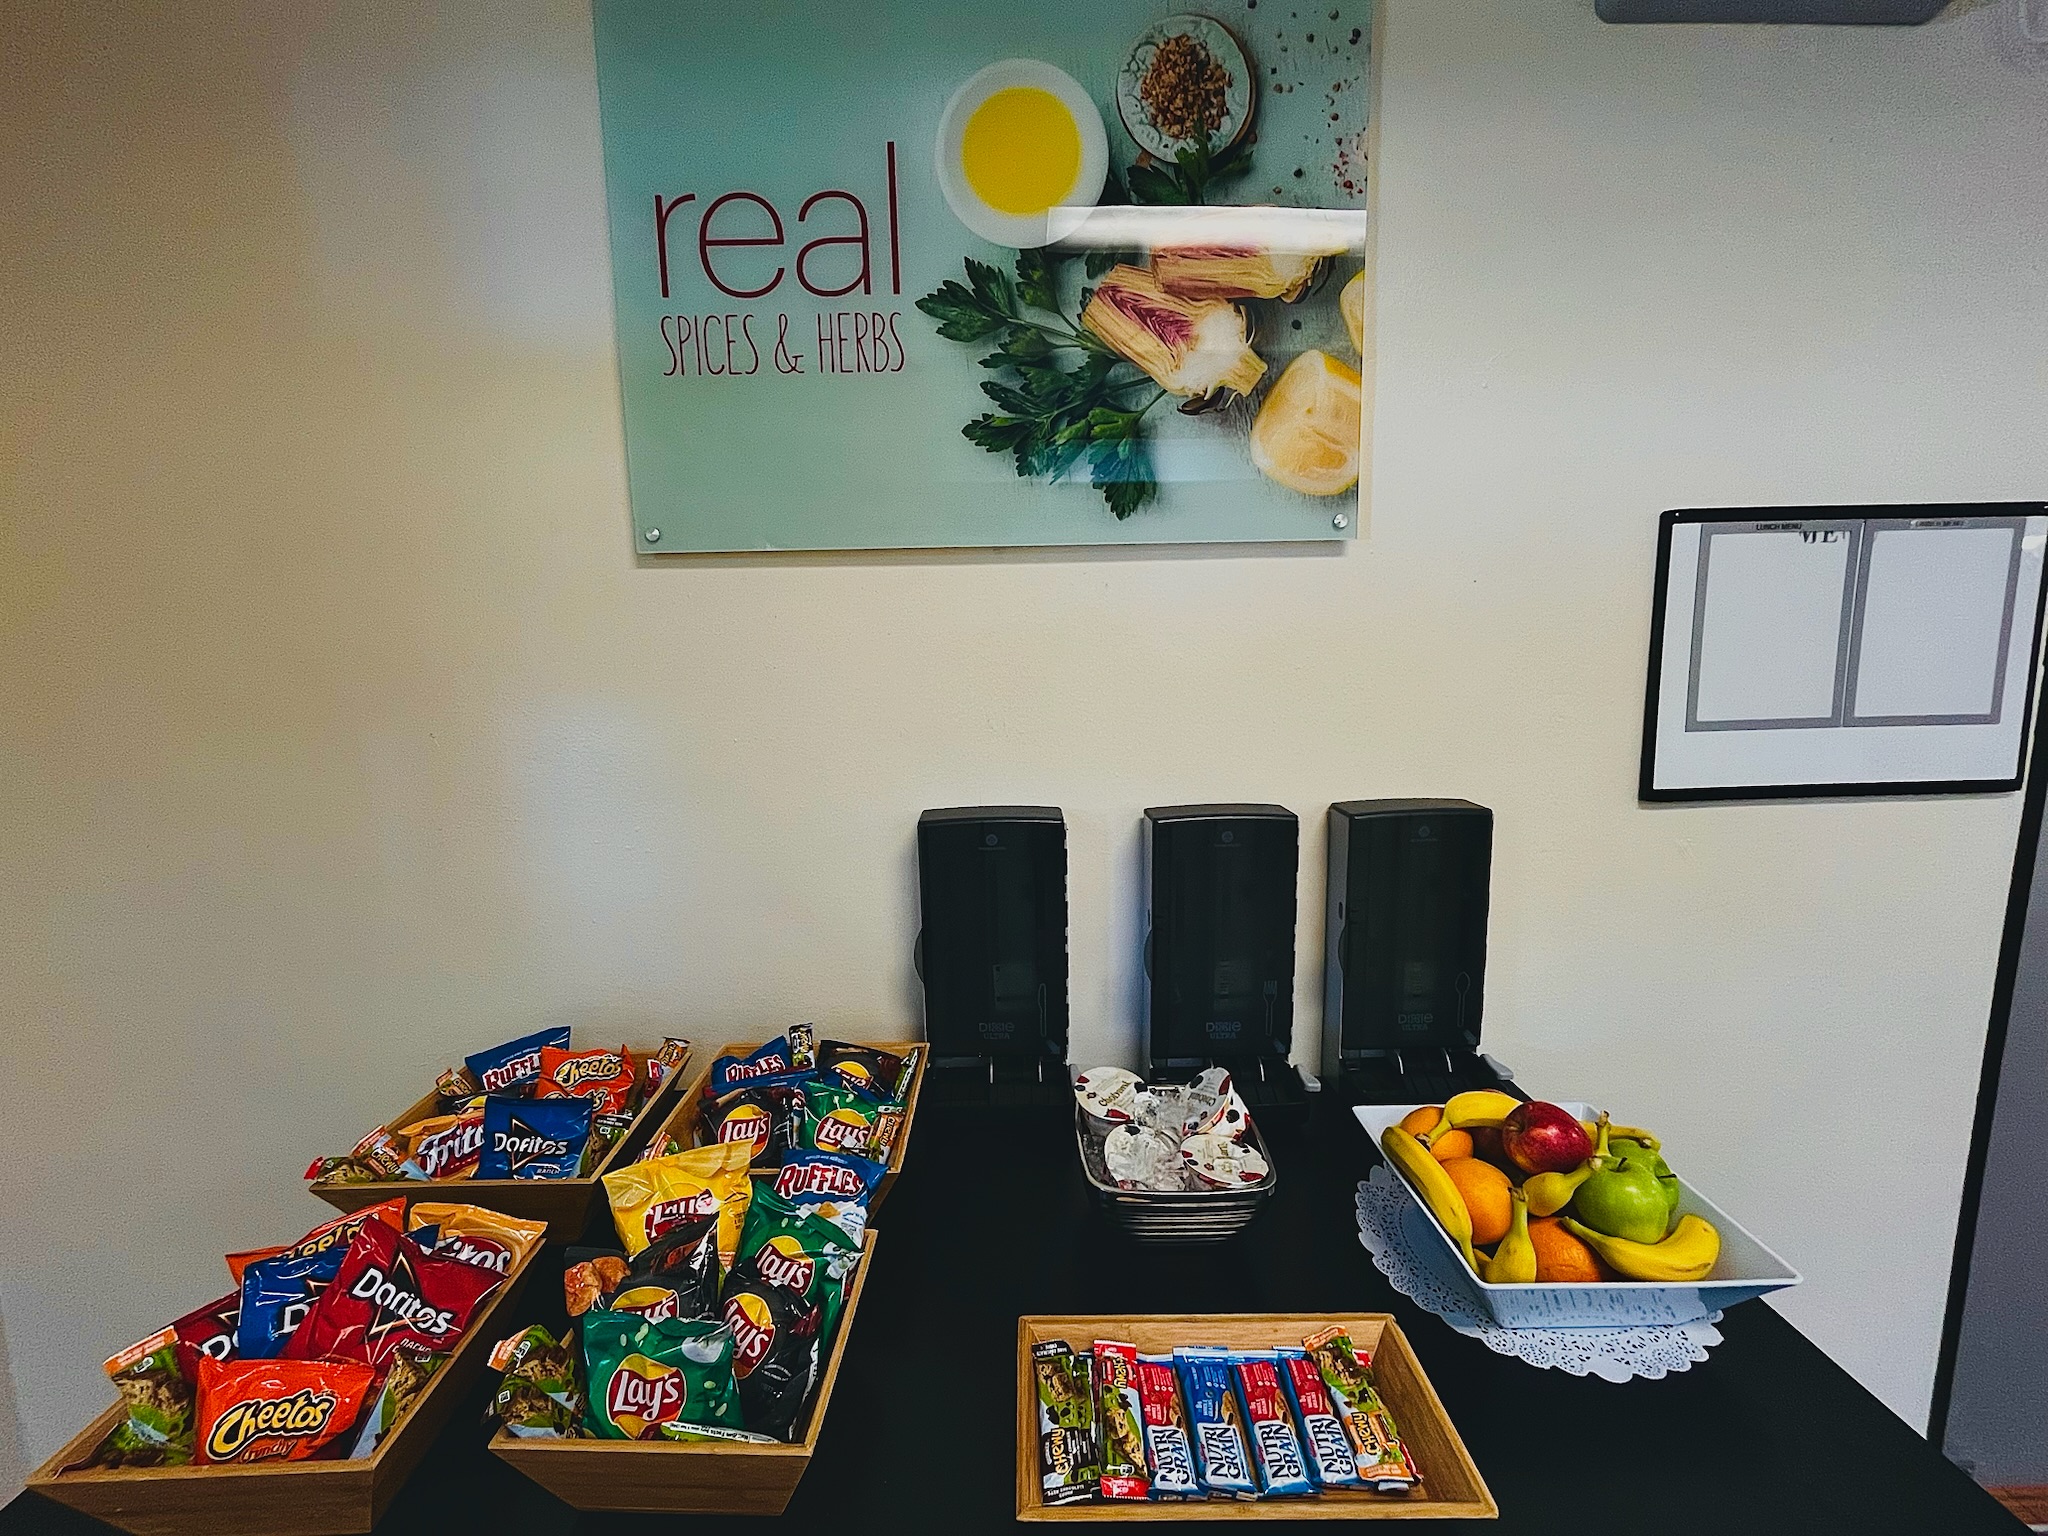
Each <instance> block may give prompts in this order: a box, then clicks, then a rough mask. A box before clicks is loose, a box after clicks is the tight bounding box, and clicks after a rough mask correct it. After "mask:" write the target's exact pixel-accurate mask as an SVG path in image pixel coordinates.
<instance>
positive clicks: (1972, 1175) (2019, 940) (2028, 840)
mask: <svg viewBox="0 0 2048 1536" xmlns="http://www.w3.org/2000/svg"><path fill="white" fill-rule="evenodd" d="M2038 670H2039V667H2038V663H2037V665H2036V672H2037V673H2038ZM2044 803H2048V732H2044V731H2042V730H2041V729H2040V728H2039V722H2038V721H2037V722H2036V723H2035V730H2034V744H2033V749H2032V752H2031V755H2030V761H2029V763H2028V774H2027V794H2026V799H2025V801H2024V802H2023V803H2022V805H2021V807H2020V835H2019V843H2018V845H2017V846H2016V847H2015V848H2014V850H2013V858H2012V886H2011V889H2010V890H2009V891H2008V892H2007V894H2006V898H2005V933H2004V936H2003V937H2002V938H2001V939H2000V941H1999V945H1998V975H1997V978H1996V979H1995V980H1994V981H1993V982H1992V986H1991V1018H1990V1023H1989V1027H1988V1028H1987V1029H1986V1030H1985V1033H1984V1063H1983V1066H1982V1067H1981V1068H1980V1069H1979V1071H1978V1074H1977V1117H1976V1119H1975V1121H1974V1122H1973V1123H1972V1124H1971V1127H1970V1156H1969V1160H1968V1161H1967V1162H1965V1163H1964V1165H1963V1202H1962V1208H1961V1210H1959V1211H1958V1212H1957V1213H1956V1248H1955V1256H1954V1258H1952V1259H1951V1260H1950V1262H1949V1271H1948V1305H1947V1307H1946V1309H1945V1310H1944V1311H1943V1313H1942V1319H1941V1347H1940V1348H1939V1349H1938V1350H1937V1351H1936V1353H1935V1357H1934V1392H1933V1394H1932V1396H1931V1397H1930V1398H1929V1400H1928V1406H1927V1438H1928V1439H1929V1440H1930V1441H1932V1442H1933V1443H1934V1446H1935V1448H1936V1449H1937V1450H1939V1449H1940V1448H1941V1446H1942V1443H1943V1441H1944V1440H1946V1439H1947V1437H1948V1413H1949V1403H1950V1399H1951V1398H1952V1397H1953V1396H1954V1393H1955V1384H1956V1349H1957V1346H1958V1345H1959V1344H1960V1343H1961V1340H1962V1334H1963V1309H1964V1305H1965V1303H1966V1302H1967V1301H1968V1300H1969V1295H1970V1256H1971V1253H1972V1251H1973V1250H1974V1249H1975V1248H1976V1246H1977V1209H1978V1206H1979V1205H1980V1204H1981V1203H1982V1202H1983V1198H1984V1165H1985V1163H1986V1162H1987V1161H1988V1160H1989V1158H1990V1155H1991V1121H1992V1116H1993V1114H1994V1112H1995V1111H1996V1110H1997V1108H1998V1079H1999V1074H2000V1072H2001V1071H2002V1070H2003V1069H2004V1066H2005V1037H2006V1034H2007V1032H2008V1030H2009V1028H2010V1026H2011V1023H2012V995H2013V990H2014V988H2015V987H2016V986H2017V984H2018V981H2019V970H2020V950H2021V949H2022V948H2023V947H2024V945H2025V943H2026V937H2027V903H2028V899H2029V897H2030V896H2031V895H2032V893H2033V888H2034V863H2035V855H2036V852H2037V850H2038V849H2039V848H2040V845H2041V823H2042V819H2043V809H2044Z"/></svg>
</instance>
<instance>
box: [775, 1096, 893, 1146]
mask: <svg viewBox="0 0 2048 1536" xmlns="http://www.w3.org/2000/svg"><path fill="white" fill-rule="evenodd" d="M797 1094H798V1097H799V1099H800V1101H801V1106H802V1119H801V1120H800V1122H799V1124H798V1129H797V1137H796V1144H797V1146H798V1147H799V1148H814V1149H816V1150H817V1151H820V1152H847V1153H851V1154H852V1155H853V1156H855V1157H866V1156H867V1155H868V1148H869V1145H870V1144H871V1143H872V1142H873V1140H874V1134H875V1122H876V1120H877V1119H878V1118H879V1117H880V1115H881V1110H882V1104H881V1101H880V1100H878V1099H876V1098H875V1097H874V1096H873V1095H872V1094H869V1093H864V1092H862V1091H861V1090H860V1089H858V1088H847V1087H841V1086H836V1085H834V1084H831V1083H824V1082H808V1083H804V1084H802V1085H800V1086H799V1087H798V1089H797Z"/></svg>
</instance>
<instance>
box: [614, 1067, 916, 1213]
mask: <svg viewBox="0 0 2048 1536" xmlns="http://www.w3.org/2000/svg"><path fill="white" fill-rule="evenodd" d="M762 1043H763V1042H761V1041H759V1040H757V1041H755V1042H754V1043H753V1044H751V1045H722V1046H720V1047H719V1048H718V1049H717V1050H716V1051H715V1052H713V1053H712V1054H711V1055H710V1056H709V1057H707V1058H706V1060H705V1062H704V1065H703V1066H702V1067H700V1068H699V1069H698V1070H697V1071H695V1072H693V1073H691V1074H690V1075H689V1077H688V1078H687V1079H686V1080H685V1081H684V1083H683V1086H682V1089H681V1091H680V1093H679V1094H678V1095H677V1097H676V1101H675V1106H674V1108H673V1109H671V1110H670V1111H669V1115H668V1118H667V1119H666V1120H664V1121H663V1122H662V1123H661V1124H660V1125H659V1126H658V1127H656V1129H655V1131H654V1133H653V1135H651V1136H648V1137H645V1138H643V1141H642V1145H645V1144H646V1142H649V1141H652V1140H653V1139H654V1137H655V1136H662V1135H669V1136H674V1137H675V1138H676V1140H677V1141H679V1142H682V1143H683V1144H684V1145H685V1146H693V1147H694V1146H697V1145H699V1144H700V1141H701V1128H700V1122H699V1118H698V1111H699V1108H700V1106H701V1104H702V1102H703V1098H704V1085H705V1084H706V1083H708V1082H709V1081H710V1080H711V1068H712V1065H713V1064H714V1063H715V1062H716V1061H717V1060H718V1058H719V1057H721V1056H745V1055H748V1054H749V1053H750V1052H753V1051H757V1050H759V1049H760V1048H761V1045H762ZM847 1044H849V1045H867V1046H872V1047H873V1048H874V1049H876V1050H878V1051H887V1052H889V1054H890V1055H892V1056H901V1055H903V1054H904V1053H905V1052H907V1051H910V1050H912V1049H915V1050H916V1051H917V1066H916V1067H915V1068H914V1069H913V1070H912V1072H911V1075H910V1086H909V1088H907V1089H906V1090H905V1091H904V1094H903V1129H902V1130H901V1131H899V1132H898V1133H897V1136H896V1145H895V1147H894V1148H892V1149H891V1151H890V1154H889V1164H888V1167H889V1171H888V1172H887V1173H885V1174H883V1175H882V1182H881V1184H880V1185H879V1186H877V1188H876V1190H875V1193H874V1198H873V1199H871V1200H870V1201H869V1202H868V1205H869V1207H870V1209H872V1208H874V1207H877V1206H879V1205H880V1204H881V1203H882V1197H883V1196H884V1195H886V1194H888V1192H889V1186H890V1185H892V1184H894V1183H895V1182H896V1175H897V1174H899V1173H901V1172H902V1171H903V1157H904V1154H905V1153H906V1152H907V1151H908V1150H909V1148H910V1132H911V1127H912V1125H913V1124H914V1123H915V1122H916V1120H917V1100H918V1095H919V1094H921V1093H922V1092H923V1091H924V1069H925V1063H926V1060H927V1058H928V1057H929V1055H930V1052H929V1050H928V1049H927V1048H926V1047H925V1046H924V1044H923V1042H921V1041H917V1040H849V1041H848V1042H847ZM678 1075H680V1074H678ZM614 1166H617V1165H616V1164H614ZM774 1176H775V1170H774V1169H772V1168H765V1169H763V1168H757V1169H755V1170H754V1177H755V1178H757V1179H772V1178H773V1177H774Z"/></svg>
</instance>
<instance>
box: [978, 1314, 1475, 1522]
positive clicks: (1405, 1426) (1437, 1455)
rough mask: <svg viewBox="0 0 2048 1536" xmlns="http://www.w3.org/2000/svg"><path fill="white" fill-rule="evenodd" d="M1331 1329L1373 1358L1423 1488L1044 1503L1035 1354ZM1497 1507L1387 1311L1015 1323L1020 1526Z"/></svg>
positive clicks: (1256, 1340) (1288, 1336)
mask: <svg viewBox="0 0 2048 1536" xmlns="http://www.w3.org/2000/svg"><path fill="white" fill-rule="evenodd" d="M1332 1323H1342V1324H1344V1325H1345V1327H1347V1328H1348V1329H1350V1331H1351V1341H1352V1343H1353V1344H1354V1345H1355V1346H1357V1348H1358V1350H1359V1351H1360V1353H1361V1355H1364V1354H1366V1353H1370V1354H1371V1356H1372V1380H1373V1387H1374V1389H1375V1390H1376V1391H1377V1392H1378V1393H1379V1395H1380V1400H1381V1401H1382V1402H1384V1403H1385V1404H1386V1405H1387V1412H1388V1413H1390V1414H1391V1415H1392V1416H1393V1419H1394V1424H1395V1426H1396V1427H1397V1428H1398V1429H1399V1431H1400V1434H1401V1440H1402V1442H1403V1444H1405V1445H1406V1446H1407V1448H1408V1454H1409V1455H1410V1456H1411V1457H1413V1458H1414V1461H1415V1467H1416V1470H1417V1471H1418V1472H1420V1473H1421V1475H1422V1477H1421V1481H1420V1482H1418V1483H1417V1484H1416V1485H1415V1487H1414V1488H1412V1489H1410V1490H1409V1491H1408V1492H1407V1493H1405V1494H1384V1493H1370V1492H1366V1491H1363V1490H1353V1489H1346V1488H1333V1489H1329V1490H1326V1491H1323V1492H1319V1493H1316V1494H1314V1495H1313V1496H1311V1497H1309V1498H1295V1499H1259V1500H1256V1501H1247V1500H1238V1499H1209V1500H1205V1501H1202V1502H1200V1503H1193V1502H1185V1503H1167V1502H1161V1503H1150V1502H1147V1501H1144V1500H1130V1501H1123V1500H1092V1501H1089V1502H1086V1503H1079V1504H1046V1503H1044V1502H1043V1501H1042V1500H1041V1498H1040V1493H1041V1491H1042V1490H1041V1487H1040V1484H1039V1474H1038V1390H1037V1386H1036V1380H1035V1376H1034V1373H1033V1371H1032V1367H1031V1346H1032V1345H1034V1344H1038V1343H1041V1342H1043V1341H1045V1340H1047V1339H1064V1340H1065V1341H1066V1342H1067V1343H1069V1344H1071V1345H1073V1347H1074V1348H1075V1349H1077V1350H1080V1349H1087V1348H1090V1347H1091V1346H1092V1345H1093V1344H1094V1343H1095V1341H1096V1340H1097V1339H1116V1340H1119V1341H1121V1342H1123V1343H1128V1344H1135V1345H1136V1346H1137V1347H1138V1349H1139V1350H1140V1351H1141V1352H1142V1353H1145V1354H1166V1353H1168V1352H1169V1351H1171V1350H1173V1349H1175V1348H1177V1347H1178V1348H1190V1347H1194V1346H1199V1345H1219V1346H1221V1347H1223V1348H1226V1349H1272V1348H1274V1347H1275V1346H1277V1345H1291V1344H1299V1343H1301V1341H1302V1340H1303V1339H1305V1338H1306V1337H1308V1336H1309V1335H1310V1334H1312V1333H1317V1332H1320V1331H1321V1330H1322V1329H1325V1328H1327V1327H1329V1326H1330V1325H1331V1324H1332ZM1499 1516H1500V1506H1499V1505H1498V1504H1496V1503H1494V1501H1493V1495H1492V1494H1491V1493H1489V1492H1488V1491H1487V1488H1486V1480H1485V1479H1484V1478H1482V1477H1481V1476H1480V1475H1479V1468H1478V1467H1477V1466H1475V1465H1474V1464H1473V1461H1472V1455H1471V1453H1470V1452H1469V1451H1467V1450H1466V1449H1465V1442H1464V1441H1463V1440H1461V1439H1459V1438H1458V1431H1457V1430H1456V1429H1455V1428H1453V1427H1452V1424H1451V1419H1450V1415H1449V1414H1447V1413H1445V1412H1444V1405H1443V1403H1442V1402H1441V1401H1440V1400H1439V1399H1438V1397H1437V1395H1436V1389H1435V1388H1434V1387H1432V1386H1430V1384H1429V1378H1428V1377H1427V1376H1425V1375H1423V1374H1422V1366H1421V1365H1420V1364H1419V1363H1418V1362H1417V1360H1416V1358H1415V1352H1414V1350H1412V1349H1410V1348H1409V1347H1408V1340H1407V1339H1406V1338H1405V1337H1403V1335H1402V1333H1401V1329H1400V1327H1399V1325H1397V1324H1396V1323H1395V1322H1394V1320H1393V1318H1392V1317H1390V1316H1388V1315H1387V1314H1386V1313H1384V1312H1361V1313H1353V1314H1345V1313H1332V1312H1260V1313H1214V1314H1210V1315H1206V1316H1201V1315H1187V1314H1183V1315H1173V1316H1153V1317H1131V1316H1118V1317H1020V1318H1018V1319H1017V1518H1018V1519H1019V1520H1429V1519H1437V1520H1493V1519H1498V1518H1499Z"/></svg>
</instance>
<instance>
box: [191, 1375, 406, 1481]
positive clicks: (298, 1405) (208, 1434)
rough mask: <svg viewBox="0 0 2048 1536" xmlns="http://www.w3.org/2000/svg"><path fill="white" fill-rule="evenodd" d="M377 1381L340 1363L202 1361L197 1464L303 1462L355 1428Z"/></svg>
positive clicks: (372, 1376)
mask: <svg viewBox="0 0 2048 1536" xmlns="http://www.w3.org/2000/svg"><path fill="white" fill-rule="evenodd" d="M375 1376H376V1372H375V1371H373V1370H371V1369H370V1368H369V1367H368V1366H367V1365H358V1364H354V1363H352V1362H349V1361H342V1360H232V1361H221V1360H202V1361H200V1362H199V1420H198V1434H197V1437H196V1442H195V1443H196V1446H197V1451H198V1454H197V1456H196V1458H195V1459H196V1460H198V1461H201V1462H227V1461H233V1462H250V1461H278V1460H282V1461H303V1460H305V1459H306V1458H307V1457H308V1456H311V1455H313V1454H315V1453H316V1452H317V1451H319V1450H320V1449H321V1448H322V1447H323V1446H325V1445H326V1444H327V1443H328V1441H330V1440H332V1439H334V1438H335V1437H336V1436H338V1435H340V1434H341V1433H343V1432H344V1431H345V1430H347V1428H348V1427H349V1426H350V1425H351V1424H353V1423H355V1421H356V1415H357V1414H358V1413H359V1412H361V1411H362V1406H363V1398H364V1396H365V1395H367V1394H368V1392H369V1390H370V1383H371V1381H372V1380H373V1379H374V1378H375Z"/></svg>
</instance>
